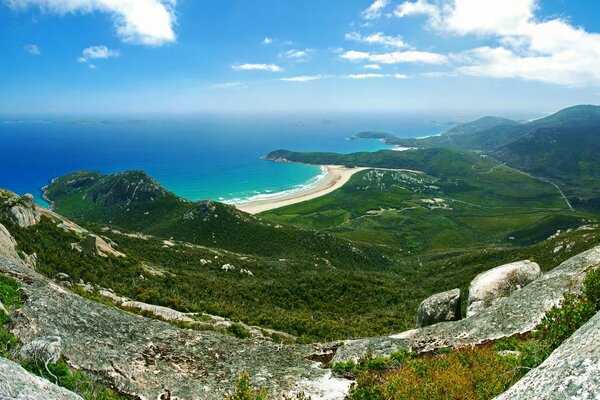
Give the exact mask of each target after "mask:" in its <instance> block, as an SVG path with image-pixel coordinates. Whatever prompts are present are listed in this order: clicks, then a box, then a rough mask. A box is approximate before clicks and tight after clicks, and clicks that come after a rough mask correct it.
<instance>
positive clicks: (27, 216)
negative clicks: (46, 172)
mask: <svg viewBox="0 0 600 400" xmlns="http://www.w3.org/2000/svg"><path fill="white" fill-rule="evenodd" d="M0 215H4V216H5V217H7V218H9V219H10V220H11V221H12V222H14V223H15V224H17V225H19V226H20V227H21V228H27V227H29V226H32V225H35V224H37V223H38V222H40V214H39V213H38V212H37V210H36V207H35V201H34V199H33V196H32V195H30V194H26V195H24V196H23V197H19V196H18V195H16V194H14V193H11V192H8V191H4V190H3V191H2V193H0Z"/></svg>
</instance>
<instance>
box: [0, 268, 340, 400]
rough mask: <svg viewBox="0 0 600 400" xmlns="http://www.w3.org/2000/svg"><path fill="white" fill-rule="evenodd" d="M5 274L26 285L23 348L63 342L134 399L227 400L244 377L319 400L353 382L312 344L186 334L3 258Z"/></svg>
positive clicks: (19, 328) (20, 322) (74, 361)
mask: <svg viewBox="0 0 600 400" xmlns="http://www.w3.org/2000/svg"><path fill="white" fill-rule="evenodd" d="M0 273H8V274H10V275H11V276H13V277H16V278H17V279H20V280H21V282H22V286H21V290H22V291H23V293H24V294H25V300H24V301H23V305H22V306H21V308H20V309H19V310H18V311H17V312H16V313H14V315H13V319H12V322H11V332H12V333H13V334H14V335H16V336H17V337H18V338H19V339H21V340H22V341H24V342H28V341H31V340H33V339H34V338H36V337H38V336H43V335H48V336H50V335H57V336H60V337H61V338H62V343H63V354H64V356H65V359H66V360H67V362H68V363H69V364H70V365H71V366H72V367H74V368H76V369H82V370H85V371H87V372H89V373H91V374H93V375H94V376H95V377H96V378H97V379H99V380H101V381H103V382H104V383H106V384H108V385H110V386H113V387H115V388H116V389H117V390H119V391H120V392H122V393H124V394H126V395H128V396H131V397H132V398H144V399H156V398H158V396H159V395H161V394H164V393H166V390H169V391H170V392H171V394H172V396H177V397H179V398H180V399H206V400H212V399H219V400H221V399H223V398H224V397H226V396H227V395H228V394H231V392H232V390H233V387H234V385H235V381H236V379H237V376H238V374H239V373H240V372H242V371H244V370H245V371H247V372H248V373H249V375H250V376H251V377H252V380H253V382H254V384H255V385H256V386H264V387H267V388H269V393H270V394H271V395H272V396H273V398H281V397H282V395H283V394H290V395H294V394H295V393H297V392H299V391H305V392H306V394H307V395H309V396H311V397H312V398H313V399H315V400H316V399H321V398H330V399H331V398H342V397H343V393H346V392H347V388H348V387H349V385H350V383H351V382H350V381H347V380H343V379H338V378H335V377H332V376H331V372H330V371H329V370H324V369H320V368H318V365H319V363H318V362H315V361H311V360H310V359H309V357H311V355H312V354H313V353H314V352H315V351H316V350H315V347H314V346H313V345H281V344H278V343H273V342H271V341H268V340H265V339H264V338H250V339H245V340H242V339H238V338H235V337H232V336H228V335H223V334H220V333H217V332H213V331H197V330H191V329H180V328H177V327H176V326H173V325H171V324H168V323H166V322H163V321H160V320H156V319H149V318H144V317H142V316H139V315H135V314H132V313H128V312H125V311H123V310H120V309H118V308H116V307H110V306H106V305H103V304H100V303H97V302H94V301H91V300H89V299H85V298H82V297H80V296H78V295H76V294H75V293H72V292H69V291H67V290H65V289H63V288H62V287H61V286H59V285H57V284H55V283H54V282H53V281H51V280H48V279H46V278H44V277H43V276H41V275H40V274H38V273H37V272H35V271H33V270H31V269H29V268H26V267H24V266H22V265H20V264H16V263H14V262H12V261H10V260H9V259H7V258H2V257H0ZM332 388H337V389H336V390H337V391H338V395H336V396H335V397H333V396H332V395H331V390H332Z"/></svg>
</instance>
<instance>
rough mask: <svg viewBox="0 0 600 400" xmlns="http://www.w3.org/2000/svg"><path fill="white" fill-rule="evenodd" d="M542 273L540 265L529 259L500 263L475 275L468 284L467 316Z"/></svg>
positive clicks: (521, 286)
mask: <svg viewBox="0 0 600 400" xmlns="http://www.w3.org/2000/svg"><path fill="white" fill-rule="evenodd" d="M541 275H542V270H541V269H540V266H539V265H537V264H536V263H534V262H531V261H529V260H525V261H518V262H514V263H511V264H506V265H501V266H499V267H496V268H492V269H490V270H488V271H485V272H482V273H481V274H479V275H477V276H476V277H475V279H473V281H472V282H471V285H470V286H469V300H468V302H467V317H471V316H473V315H475V314H477V313H479V312H481V311H482V310H484V309H485V308H487V307H489V306H491V305H492V304H494V302H495V301H497V300H498V299H500V298H502V297H506V296H508V295H509V294H511V293H513V292H514V291H516V290H519V289H522V288H523V287H524V286H525V285H527V284H529V283H531V282H533V281H534V280H536V279H537V278H539V277H540V276H541Z"/></svg>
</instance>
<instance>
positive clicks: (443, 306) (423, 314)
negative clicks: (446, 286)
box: [417, 289, 460, 328]
mask: <svg viewBox="0 0 600 400" xmlns="http://www.w3.org/2000/svg"><path fill="white" fill-rule="evenodd" d="M459 319H460V289H452V290H449V291H447V292H443V293H437V294H434V295H433V296H430V297H428V298H426V299H425V300H423V301H422V302H421V304H420V305H419V309H418V310H417V328H422V327H424V326H429V325H433V324H437V323H438V322H444V321H456V320H459Z"/></svg>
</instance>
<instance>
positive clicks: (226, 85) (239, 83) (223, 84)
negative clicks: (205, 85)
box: [210, 82, 245, 89]
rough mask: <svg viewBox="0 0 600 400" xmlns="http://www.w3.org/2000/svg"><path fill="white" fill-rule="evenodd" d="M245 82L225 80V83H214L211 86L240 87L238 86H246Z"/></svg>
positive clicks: (215, 87) (223, 87) (218, 87)
mask: <svg viewBox="0 0 600 400" xmlns="http://www.w3.org/2000/svg"><path fill="white" fill-rule="evenodd" d="M244 86H245V84H244V83H243V82H224V83H215V84H213V85H211V86H210V87H211V88H213V89H231V88H238V87H244Z"/></svg>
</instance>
